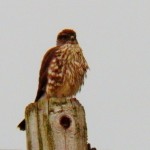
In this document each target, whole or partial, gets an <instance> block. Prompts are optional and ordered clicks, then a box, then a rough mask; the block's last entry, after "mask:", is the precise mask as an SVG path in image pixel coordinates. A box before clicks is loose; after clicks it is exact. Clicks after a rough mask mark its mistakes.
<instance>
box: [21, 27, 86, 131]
mask: <svg viewBox="0 0 150 150" xmlns="http://www.w3.org/2000/svg"><path fill="white" fill-rule="evenodd" d="M88 68H89V67H88V64H87V62H86V60H85V58H84V56H83V52H82V49H81V48H80V46H79V44H78V41H77V38H76V33H75V31H73V30H72V29H64V30H62V31H61V32H60V33H59V34H58V36H57V44H56V47H53V48H51V49H49V50H48V51H47V52H46V54H45V55H44V58H43V60H42V64H41V69H40V72H39V85H38V91H37V95H36V98H35V102H36V101H38V100H40V98H41V97H43V96H46V97H47V98H51V97H58V98H61V97H66V98H68V97H73V96H75V95H76V93H77V92H78V91H80V89H81V86H82V85H83V83H84V78H85V77H86V72H87V70H88ZM18 127H19V128H20V130H25V119H24V120H23V121H22V122H21V123H20V124H19V125H18Z"/></svg>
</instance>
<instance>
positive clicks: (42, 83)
mask: <svg viewBox="0 0 150 150" xmlns="http://www.w3.org/2000/svg"><path fill="white" fill-rule="evenodd" d="M57 49H58V47H54V48H52V49H50V50H48V51H47V52H46V54H45V55H44V57H43V60H42V64H41V69H40V72H39V85H38V91H37V95H36V98H35V102H36V101H38V100H39V99H40V98H41V96H43V94H44V93H45V91H46V85H47V72H48V67H49V64H50V63H51V60H52V59H53V58H54V57H55V52H56V51H57Z"/></svg>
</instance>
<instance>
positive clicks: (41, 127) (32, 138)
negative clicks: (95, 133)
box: [25, 98, 88, 150]
mask: <svg viewBox="0 0 150 150" xmlns="http://www.w3.org/2000/svg"><path fill="white" fill-rule="evenodd" d="M25 119H26V133H27V149H28V150H87V149H88V146H87V127H86V121H85V112H84V108H83V106H82V105H81V104H80V103H79V102H78V101H77V100H76V99H74V98H72V99H65V98H50V99H49V100H48V99H46V98H45V99H44V98H43V99H41V100H40V101H38V102H37V103H31V104H29V105H28V106H27V107H26V112H25Z"/></svg>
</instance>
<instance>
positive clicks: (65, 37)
mask: <svg viewBox="0 0 150 150" xmlns="http://www.w3.org/2000/svg"><path fill="white" fill-rule="evenodd" d="M59 39H60V40H67V39H68V36H67V35H61V36H59Z"/></svg>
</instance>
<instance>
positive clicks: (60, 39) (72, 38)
mask: <svg viewBox="0 0 150 150" xmlns="http://www.w3.org/2000/svg"><path fill="white" fill-rule="evenodd" d="M77 43H78V41H77V39H76V33H75V31H73V30H71V29H64V30H62V31H61V32H60V33H59V34H58V36H57V46H61V45H63V44H77Z"/></svg>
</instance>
